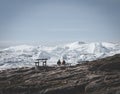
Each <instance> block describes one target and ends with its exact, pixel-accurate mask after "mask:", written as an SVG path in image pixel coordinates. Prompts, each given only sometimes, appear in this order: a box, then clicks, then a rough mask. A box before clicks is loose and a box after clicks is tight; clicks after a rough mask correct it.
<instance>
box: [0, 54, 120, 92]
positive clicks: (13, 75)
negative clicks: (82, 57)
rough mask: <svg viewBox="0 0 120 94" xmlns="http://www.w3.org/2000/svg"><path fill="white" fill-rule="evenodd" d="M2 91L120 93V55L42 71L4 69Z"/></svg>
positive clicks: (0, 78) (1, 79)
mask: <svg viewBox="0 0 120 94" xmlns="http://www.w3.org/2000/svg"><path fill="white" fill-rule="evenodd" d="M0 94H120V55H119V54H118V55H115V56H112V57H108V58H104V59H100V60H96V61H92V62H86V63H84V64H81V65H76V66H69V67H68V66H66V67H65V66H62V67H46V68H43V67H41V68H40V70H39V71H36V70H35V69H34V68H20V69H18V68H17V69H8V70H3V71H1V72H0Z"/></svg>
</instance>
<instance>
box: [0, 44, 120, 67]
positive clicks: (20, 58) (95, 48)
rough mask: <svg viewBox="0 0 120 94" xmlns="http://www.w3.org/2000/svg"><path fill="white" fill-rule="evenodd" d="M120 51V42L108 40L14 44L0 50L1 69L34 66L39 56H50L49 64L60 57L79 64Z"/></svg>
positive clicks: (54, 62) (52, 63)
mask: <svg viewBox="0 0 120 94" xmlns="http://www.w3.org/2000/svg"><path fill="white" fill-rule="evenodd" d="M118 53H120V44H115V43H107V42H101V43H100V42H94V43H84V42H74V43H70V44H66V45H62V46H54V47H49V46H48V47H47V46H28V45H21V46H14V47H9V48H6V49H3V50H0V69H5V68H15V67H23V66H24V67H26V66H34V61H35V59H37V58H48V59H49V60H48V65H54V64H56V62H57V60H58V59H61V60H62V59H65V60H66V62H68V63H72V64H77V63H78V62H79V63H80V62H82V61H91V60H95V59H98V58H104V57H107V56H112V55H114V54H118Z"/></svg>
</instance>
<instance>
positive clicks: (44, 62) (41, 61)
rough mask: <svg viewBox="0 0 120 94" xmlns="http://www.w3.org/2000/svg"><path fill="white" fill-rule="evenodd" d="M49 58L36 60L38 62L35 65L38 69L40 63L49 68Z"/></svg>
mask: <svg viewBox="0 0 120 94" xmlns="http://www.w3.org/2000/svg"><path fill="white" fill-rule="evenodd" d="M47 60H48V59H47V58H43V59H36V61H35V62H34V63H35V66H36V67H39V66H40V63H42V66H47Z"/></svg>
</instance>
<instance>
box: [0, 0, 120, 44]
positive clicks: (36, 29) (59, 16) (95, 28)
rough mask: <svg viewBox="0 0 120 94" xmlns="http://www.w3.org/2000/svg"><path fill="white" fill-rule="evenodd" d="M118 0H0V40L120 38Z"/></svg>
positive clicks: (113, 39)
mask: <svg viewBox="0 0 120 94" xmlns="http://www.w3.org/2000/svg"><path fill="white" fill-rule="evenodd" d="M119 37H120V0H0V41H2V42H4V41H7V42H9V41H11V42H14V41H15V42H17V41H18V42H33V41H35V42H44V41H46V42H55V41H119V40H120V38H119Z"/></svg>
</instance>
